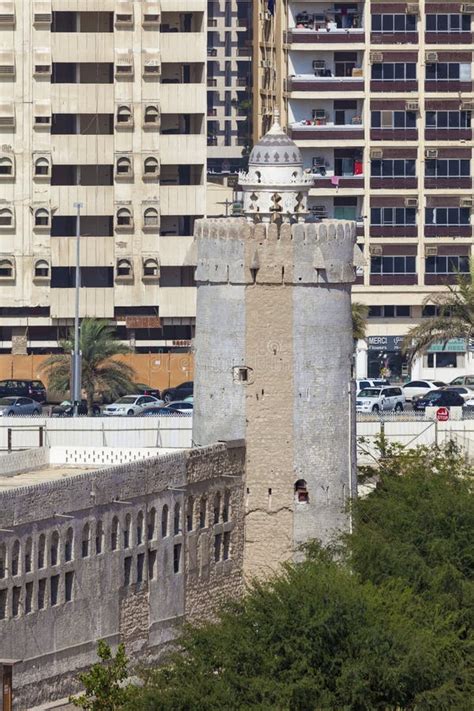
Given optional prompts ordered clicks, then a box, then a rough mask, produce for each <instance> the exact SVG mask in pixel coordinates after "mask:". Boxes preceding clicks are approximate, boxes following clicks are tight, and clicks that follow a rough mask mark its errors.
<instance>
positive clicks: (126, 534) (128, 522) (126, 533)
mask: <svg viewBox="0 0 474 711" xmlns="http://www.w3.org/2000/svg"><path fill="white" fill-rule="evenodd" d="M131 530H132V517H131V515H130V514H127V515H126V516H125V523H124V526H123V547H124V548H130V534H131Z"/></svg>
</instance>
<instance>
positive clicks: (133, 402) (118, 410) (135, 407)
mask: <svg viewBox="0 0 474 711" xmlns="http://www.w3.org/2000/svg"><path fill="white" fill-rule="evenodd" d="M160 405H164V402H163V400H158V398H156V397H153V396H152V395H124V396H123V397H121V398H119V399H118V400H117V401H116V402H113V403H112V404H111V405H107V407H105V408H104V410H103V411H102V414H103V415H108V416H109V417H110V416H113V415H116V416H122V417H123V416H126V415H128V416H129V417H130V416H132V415H141V414H143V413H144V412H146V411H147V410H149V409H150V407H159V406H160Z"/></svg>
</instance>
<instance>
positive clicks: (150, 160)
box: [143, 156, 160, 180]
mask: <svg viewBox="0 0 474 711" xmlns="http://www.w3.org/2000/svg"><path fill="white" fill-rule="evenodd" d="M159 174H160V162H159V160H158V158H155V156H148V157H147V158H145V160H144V161H143V180H153V179H155V178H157V177H158V176H159Z"/></svg>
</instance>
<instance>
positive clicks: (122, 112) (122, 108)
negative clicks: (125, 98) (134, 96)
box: [115, 104, 133, 128]
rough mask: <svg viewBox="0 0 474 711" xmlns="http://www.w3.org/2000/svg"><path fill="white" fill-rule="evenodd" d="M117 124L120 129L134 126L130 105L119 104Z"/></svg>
mask: <svg viewBox="0 0 474 711" xmlns="http://www.w3.org/2000/svg"><path fill="white" fill-rule="evenodd" d="M115 122H116V125H117V127H118V128H131V127H132V126H133V111H132V107H131V106H130V105H128V104H119V105H118V106H117V113H116V116H115Z"/></svg>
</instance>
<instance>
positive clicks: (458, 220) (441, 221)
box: [425, 207, 471, 225]
mask: <svg viewBox="0 0 474 711" xmlns="http://www.w3.org/2000/svg"><path fill="white" fill-rule="evenodd" d="M470 212H471V211H470V208H468V207H427V208H426V209H425V224H426V225H469V224H470V222H471V220H470Z"/></svg>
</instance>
